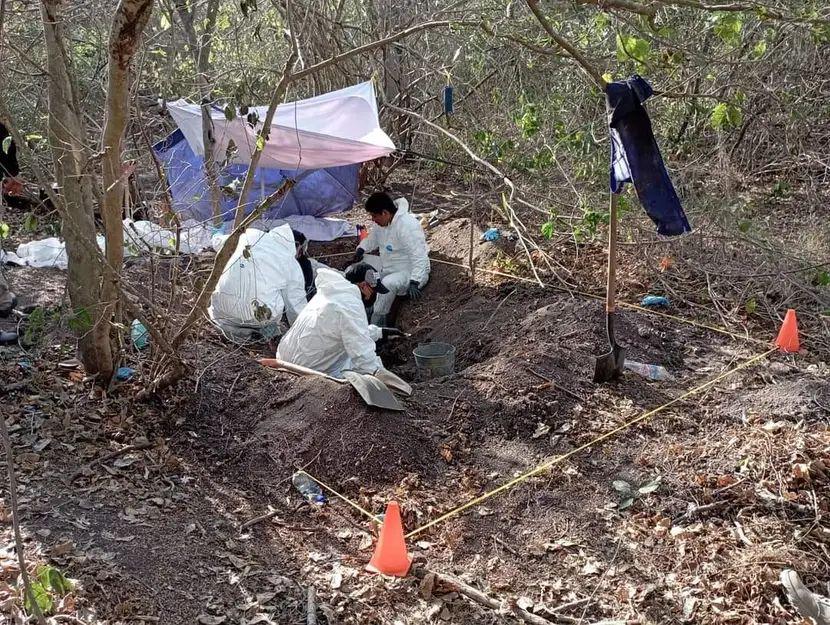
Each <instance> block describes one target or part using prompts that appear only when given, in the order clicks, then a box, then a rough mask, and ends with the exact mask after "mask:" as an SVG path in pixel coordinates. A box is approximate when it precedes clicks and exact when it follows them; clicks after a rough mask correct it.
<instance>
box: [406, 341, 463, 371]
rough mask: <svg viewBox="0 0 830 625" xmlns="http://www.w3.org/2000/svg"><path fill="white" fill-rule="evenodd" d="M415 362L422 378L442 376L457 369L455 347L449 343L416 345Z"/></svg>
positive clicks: (414, 351)
mask: <svg viewBox="0 0 830 625" xmlns="http://www.w3.org/2000/svg"><path fill="white" fill-rule="evenodd" d="M412 353H413V354H414V355H415V364H416V365H417V367H418V377H419V378H421V379H422V380H428V379H430V378H440V377H441V376H443V375H450V374H452V373H453V372H454V371H455V347H453V346H452V345H450V344H449V343H425V344H424V345H419V346H418V347H416V348H415V349H414V350H413V351H412Z"/></svg>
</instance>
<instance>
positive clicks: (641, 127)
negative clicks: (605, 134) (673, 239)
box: [605, 74, 692, 236]
mask: <svg viewBox="0 0 830 625" xmlns="http://www.w3.org/2000/svg"><path fill="white" fill-rule="evenodd" d="M653 93H654V91H653V90H652V88H651V85H649V84H648V82H646V81H645V80H644V79H643V78H641V77H640V76H638V75H636V74H635V75H634V76H632V77H631V78H629V79H628V80H623V81H618V82H612V83H608V85H607V86H606V87H605V103H606V107H607V109H608V125H609V126H610V129H611V191H612V193H620V192H621V191H622V188H623V186H624V185H625V183H626V182H633V183H634V188H635V189H636V190H637V197H639V198H640V203H641V204H642V205H643V208H644V209H645V211H646V213H647V214H648V216H649V217H651V220H652V221H653V222H654V223H655V224H657V232H658V234H663V235H666V236H676V235H679V234H683V233H684V232H691V230H692V227H691V226H690V225H689V220H688V219H686V214H685V213H684V212H683V207H682V206H681V205H680V198H678V197H677V192H676V191H675V190H674V186H673V185H672V182H671V178H669V173H668V172H667V171H666V166H665V164H664V163H663V157H662V156H661V155H660V148H659V147H657V140H656V139H655V138H654V131H653V130H652V128H651V120H650V119H649V118H648V113H647V112H646V109H645V108H644V107H643V104H642V103H643V102H645V101H646V100H647V99H648V98H649V97H651V95H652V94H653Z"/></svg>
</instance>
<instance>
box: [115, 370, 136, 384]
mask: <svg viewBox="0 0 830 625" xmlns="http://www.w3.org/2000/svg"><path fill="white" fill-rule="evenodd" d="M134 375H135V369H133V368H131V367H118V371H116V372H115V379H116V380H118V381H119V382H126V381H127V380H129V379H130V378H132V377H133V376H134Z"/></svg>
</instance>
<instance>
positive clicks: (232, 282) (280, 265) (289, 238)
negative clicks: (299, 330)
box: [208, 225, 307, 343]
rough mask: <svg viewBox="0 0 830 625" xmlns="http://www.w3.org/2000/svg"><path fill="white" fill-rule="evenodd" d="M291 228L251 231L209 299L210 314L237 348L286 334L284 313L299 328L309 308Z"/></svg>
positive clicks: (238, 245)
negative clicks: (300, 318) (299, 319)
mask: <svg viewBox="0 0 830 625" xmlns="http://www.w3.org/2000/svg"><path fill="white" fill-rule="evenodd" d="M295 256H296V245H295V243H294V235H293V234H292V232H291V227H290V226H288V225H283V226H280V227H278V228H274V229H273V230H271V231H269V232H263V231H262V230H256V229H255V228H248V229H247V230H246V231H245V232H243V233H242V236H241V237H240V239H239V243H238V244H237V246H236V249H235V250H234V252H233V255H232V256H231V257H230V259H229V260H228V263H227V265H225V270H224V271H223V272H222V276H221V277H220V278H219V282H218V284H217V285H216V289H214V291H213V294H212V295H211V298H210V307H209V308H208V314H209V315H210V318H211V319H212V320H213V322H214V323H215V324H216V325H217V326H219V329H220V330H221V331H222V333H223V334H224V335H225V336H226V337H227V338H228V339H229V340H231V341H233V342H235V343H245V342H249V341H258V340H270V339H272V338H274V337H276V336H278V335H279V334H280V333H281V330H280V321H281V320H282V315H283V312H285V315H286V317H287V318H288V323H289V324H292V323H294V321H295V319H296V318H297V316H298V315H299V314H300V313H301V312H302V310H303V308H305V306H306V303H307V302H306V291H305V283H304V280H303V271H302V269H301V268H300V265H299V264H298V263H297V261H296V259H295Z"/></svg>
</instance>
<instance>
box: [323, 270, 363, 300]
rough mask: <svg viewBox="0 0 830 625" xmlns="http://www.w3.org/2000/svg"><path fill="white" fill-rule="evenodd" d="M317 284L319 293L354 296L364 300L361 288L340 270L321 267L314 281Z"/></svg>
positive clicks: (329, 295)
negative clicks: (347, 278)
mask: <svg viewBox="0 0 830 625" xmlns="http://www.w3.org/2000/svg"><path fill="white" fill-rule="evenodd" d="M314 283H315V285H316V286H317V295H325V296H326V297H338V296H344V297H348V296H351V297H354V298H356V299H357V300H358V301H362V298H361V296H360V289H358V288H357V285H354V284H352V283H351V282H349V281H348V280H346V278H344V277H343V275H342V274H341V273H340V272H339V271H335V270H334V269H327V268H321V269H319V270H318V271H317V279H316V280H315V281H314Z"/></svg>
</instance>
